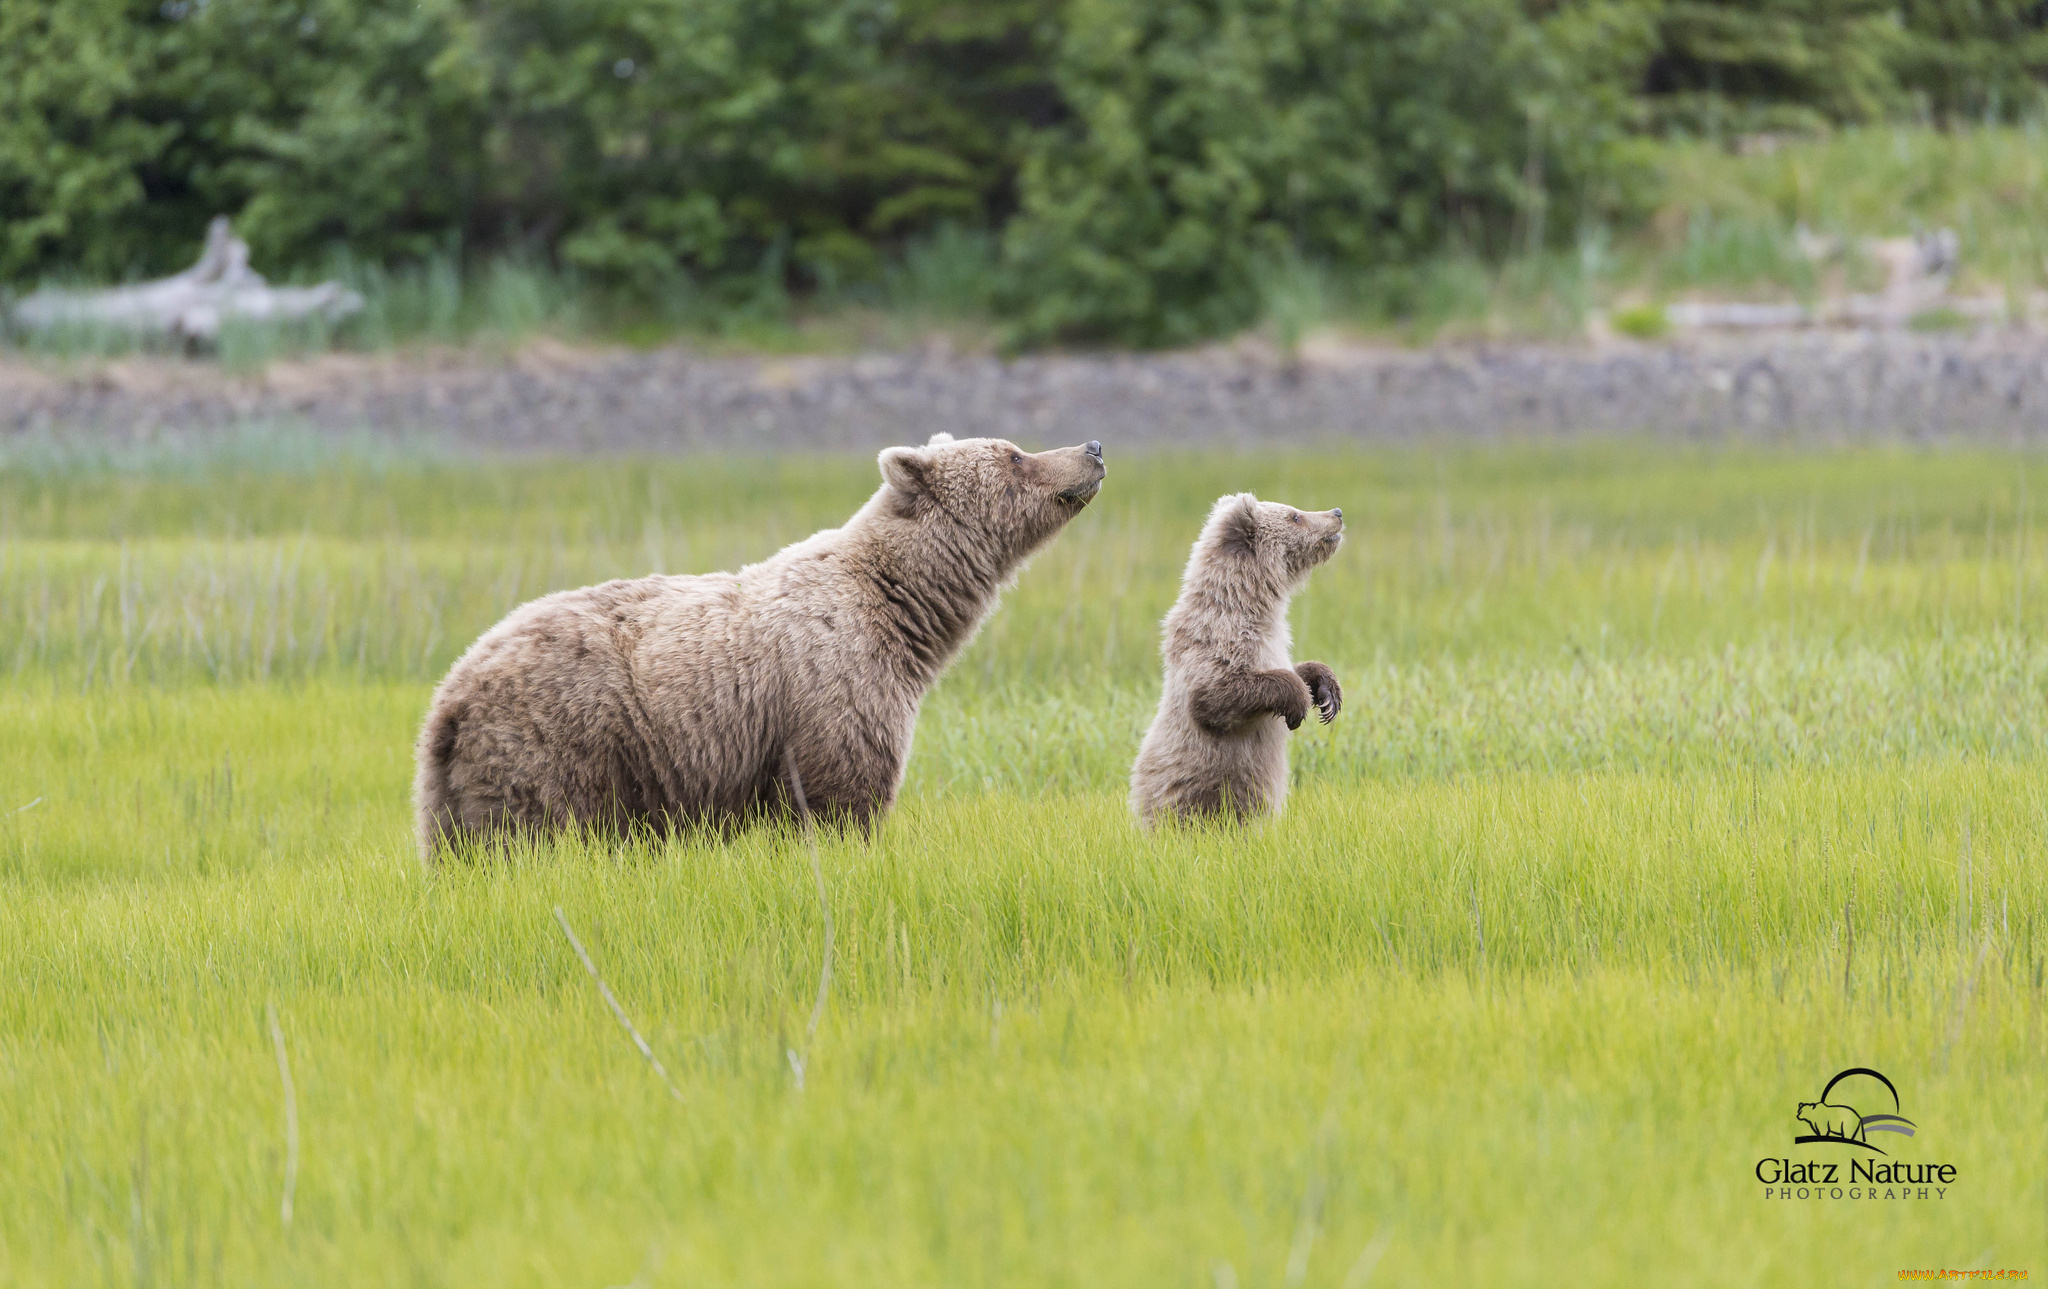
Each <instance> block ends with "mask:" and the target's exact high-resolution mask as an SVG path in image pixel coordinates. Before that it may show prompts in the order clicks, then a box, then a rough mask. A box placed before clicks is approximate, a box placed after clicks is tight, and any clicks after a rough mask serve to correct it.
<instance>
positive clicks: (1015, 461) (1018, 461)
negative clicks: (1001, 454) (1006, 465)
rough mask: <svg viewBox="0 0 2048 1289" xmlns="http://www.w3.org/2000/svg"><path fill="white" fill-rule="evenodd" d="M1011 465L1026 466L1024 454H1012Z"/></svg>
mask: <svg viewBox="0 0 2048 1289" xmlns="http://www.w3.org/2000/svg"><path fill="white" fill-rule="evenodd" d="M1010 464H1011V465H1023V464H1024V454H1023V453H1022V452H1012V453H1011V454H1010Z"/></svg>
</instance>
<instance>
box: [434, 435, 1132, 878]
mask: <svg viewBox="0 0 2048 1289" xmlns="http://www.w3.org/2000/svg"><path fill="white" fill-rule="evenodd" d="M880 465H881V468H882V478H883V480H884V482H883V485H882V487H881V488H880V489H879V490H878V491H877V492H876V493H875V495H874V496H873V497H871V498H869V500H868V502H867V504H866V505H864V506H862V507H861V508H860V510H859V511H858V512H857V513H856V514H855V515H854V516H853V518H852V519H850V520H848V521H847V523H846V525H845V527H843V528H836V529H828V530H826V531H824V532H821V533H817V534H815V535H813V536H811V537H810V538H808V539H806V540H804V541H801V542H797V543H796V544H794V545H792V546H789V547H786V548H784V549H783V550H781V551H779V552H777V553H776V554H775V555H772V556H770V557H769V558H768V559H765V560H763V561H762V562H760V563H759V564H752V565H749V566H747V567H746V568H743V569H741V570H740V571H739V572H737V573H707V574H704V575H701V576H654V577H642V578H635V579H632V580H630V581H618V582H606V583H604V584H602V585H600V586H589V587H584V588H583V589H581V590H577V591H563V592H561V593H559V594H556V595H550V596H546V597H544V598H542V599H538V600H535V601H533V602H531V603H529V604H526V605H523V606H521V607H519V608H517V609H514V610H513V611H512V612H511V614H509V615H508V616H507V617H506V618H505V620H504V621H503V622H500V623H499V624H498V625H497V626H495V627H493V628H491V630H489V631H488V632H486V633H485V634H484V635H483V637H482V638H481V639H479V640H478V641H477V642H476V643H475V644H474V645H472V646H470V649H469V652H468V653H466V654H464V655H463V656H462V658H461V659H460V660H459V661H457V662H456V664H455V666H454V667H453V668H452V669H451V670H450V671H449V673H448V676H447V678H446V679H445V680H443V681H442V682H441V686H440V688H439V689H438V690H436V691H435V693H434V701H433V707H432V710H431V711H430V712H429V713H428V715H427V721H426V725H425V727H424V728H423V729H422V730H421V731H420V738H419V747H418V750H417V760H418V774H417V777H416V779H415V782H414V788H413V793H414V800H415V804H416V806H417V808H418V812H419V837H420V845H421V847H422V849H423V851H424V852H425V853H426V854H427V855H428V856H430V857H431V855H432V853H433V850H434V847H435V846H436V845H437V844H438V843H441V842H444V841H453V840H456V839H459V838H488V837H491V836H493V835H497V834H500V833H503V832H506V831H511V830H521V831H532V832H547V831H553V830H556V829H559V828H563V827H569V826H581V827H590V828H598V829H604V830H618V829H624V828H629V827H635V826H647V827H652V828H654V829H655V830H657V831H666V830H668V829H670V828H673V827H675V826H677V825H682V824H693V823H711V824H726V823H730V822H733V821H735V820H738V819H741V818H743V817H745V816H747V815H749V814H751V813H754V812H757V811H764V810H772V811H777V812H780V811H782V810H785V809H787V806H786V804H785V803H786V802H787V800H788V798H787V796H786V792H787V788H786V786H785V784H784V782H783V780H784V768H783V767H784V764H785V762H784V757H785V755H787V756H788V757H789V759H790V760H791V761H792V762H793V763H794V766H795V770H796V773H797V774H798V776H799V777H800V779H801V781H802V784H803V792H804V796H805V797H806V799H807V800H808V802H809V804H810V806H811V808H812V809H813V810H814V811H816V812H818V813H819V814H820V815H824V816H827V817H837V818H840V819H845V820H850V821H854V822H866V821H867V820H869V819H871V818H873V817H874V816H876V815H878V814H880V813H881V812H883V811H886V810H887V809H888V808H889V807H890V805H891V804H893V803H894V801H895V799H896V790H897V787H898V785H899V784H900V783H901V782H902V778H903V764H904V760H905V758H906V757H907V756H908V755H909V752H910V739H911V734H912V732H913V730H914V728H915V726H916V723H917V709H918V704H919V702H920V701H921V700H922V699H923V697H924V694H925V691H926V690H928V689H929V688H930V687H931V685H932V682H933V681H934V680H936V679H937V678H938V675H939V673H940V672H941V671H942V670H944V669H945V666H946V664H947V663H948V662H950V661H951V660H952V659H953V657H954V655H955V654H957V653H959V651H960V650H961V648H962V647H963V646H965V645H966V644H967V642H968V641H969V640H970V639H971V638H972V637H973V635H974V633H975V631H976V630H978V629H979V627H980V625H981V622H982V620H983V619H984V618H985V617H987V616H988V614H989V612H990V610H991V609H993V608H994V606H995V603H996V599H997V597H998V595H999V594H1000V593H1001V591H1002V589H1003V587H1004V586H1006V585H1007V584H1008V583H1009V582H1010V581H1011V580H1012V579H1013V578H1014V577H1015V576H1016V575H1017V573H1018V572H1019V571H1020V570H1021V568H1022V566H1023V564H1024V561H1025V560H1026V559H1027V558H1028V557H1029V556H1030V555H1031V553H1032V552H1033V551H1035V550H1037V549H1038V548H1039V547H1041V546H1043V545H1044V544H1045V543H1046V542H1048V541H1050V540H1051V539H1052V537H1053V536H1054V535H1055V534H1056V533H1058V532H1059V531H1060V529H1061V527H1062V526H1064V525H1065V524H1066V522H1067V521H1068V520H1069V519H1072V518H1073V517H1074V516H1075V515H1077V514H1079V513H1080V511H1081V509H1082V507H1084V506H1086V505H1087V504H1088V502H1089V501H1090V500H1091V499H1093V498H1094V496H1095V494H1096V492H1097V490H1098V489H1100V487H1101V485H1102V478H1103V474H1104V470H1103V464H1102V446H1101V444H1099V443H1089V444H1087V445H1085V446H1082V447H1073V448H1060V449H1057V450H1055V451H1051V452H1040V453H1036V454H1030V453H1025V452H1022V451H1020V450H1018V448H1017V447H1016V446H1015V445H1014V444H1011V443H1007V442H1004V441H1002V440H1000V439H966V440H962V441H960V442H954V441H953V440H952V438H951V437H950V436H948V435H943V434H941V435H937V436H935V437H934V438H933V440H932V441H931V443H929V444H927V445H926V446H924V447H922V448H907V447H906V448H890V449H888V450H886V451H884V452H883V453H882V454H881V457H880Z"/></svg>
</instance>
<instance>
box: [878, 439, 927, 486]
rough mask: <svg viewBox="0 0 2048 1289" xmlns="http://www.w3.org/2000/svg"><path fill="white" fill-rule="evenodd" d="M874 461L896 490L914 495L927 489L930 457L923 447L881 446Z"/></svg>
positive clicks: (883, 476) (884, 477)
mask: <svg viewBox="0 0 2048 1289" xmlns="http://www.w3.org/2000/svg"><path fill="white" fill-rule="evenodd" d="M875 461H876V463H877V464H879V465H880V466H881V467H882V478H883V479H885V480H887V481H888V484H889V486H890V487H892V488H894V489H896V491H898V492H902V493H907V494H909V495H910V496H913V497H916V496H921V495H923V494H924V493H925V492H926V491H928V490H929V487H930V474H931V467H932V458H931V454H930V453H928V452H926V451H925V450H924V449H923V448H883V449H882V455H881V456H879V457H876V458H875Z"/></svg>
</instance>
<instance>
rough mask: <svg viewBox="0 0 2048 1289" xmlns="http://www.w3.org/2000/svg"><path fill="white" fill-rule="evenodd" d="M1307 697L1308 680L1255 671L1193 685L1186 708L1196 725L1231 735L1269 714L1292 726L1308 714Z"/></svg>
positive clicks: (1279, 673) (1297, 725)
mask: <svg viewBox="0 0 2048 1289" xmlns="http://www.w3.org/2000/svg"><path fill="white" fill-rule="evenodd" d="M1309 700H1310V694H1309V690H1308V684H1307V682H1306V681H1304V680H1302V678H1301V677H1300V676H1297V675H1295V674H1294V673H1293V672H1291V671H1254V672H1239V673H1237V674H1234V675H1229V676H1224V677H1221V678H1219V679H1216V680H1212V681H1210V682H1208V683H1207V684H1203V685H1198V686H1196V687H1195V689H1194V691H1193V692H1192V693H1190V694H1189V695H1188V707H1189V712H1190V714H1191V715H1192V716H1193V717H1194V718H1195V724H1197V725H1199V726H1201V727H1202V728H1203V729H1205V730H1207V731H1209V732H1210V733H1211V734H1234V733H1236V732H1237V731H1239V730H1240V729H1242V728H1244V726H1245V724H1246V723H1247V722H1249V721H1252V720H1254V719H1256V718H1257V717H1260V716H1265V715H1267V714H1269V713H1270V714H1271V715H1274V716H1278V717H1279V718H1280V719H1281V720H1284V721H1286V722H1287V728H1288V729H1295V728H1297V727H1299V726H1300V724H1301V722H1302V720H1303V718H1305V717H1306V716H1307V715H1308V705H1309Z"/></svg>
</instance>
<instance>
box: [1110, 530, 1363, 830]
mask: <svg viewBox="0 0 2048 1289" xmlns="http://www.w3.org/2000/svg"><path fill="white" fill-rule="evenodd" d="M1343 540H1344V512H1343V511H1341V510H1328V511H1324V512H1322V513H1321V514H1304V513H1303V512H1301V511H1299V510H1296V509H1295V508H1294V507H1292V506H1282V505H1279V504H1277V503H1275V502H1269V501H1268V502H1262V501H1260V500H1259V499H1258V498H1257V497H1254V496H1253V495H1252V494H1250V493H1248V492H1241V493H1238V494H1237V495H1236V496H1233V497H1224V498H1222V499H1221V500H1219V501H1218V502H1217V503H1216V506H1215V508H1214V509H1213V510H1211V511H1210V512H1209V522H1208V523H1207V524H1205V525H1204V526H1203V528H1202V535H1201V537H1199V538H1198V539H1196V541H1195V549H1194V553H1193V554H1191V555H1190V556H1188V567H1187V572H1186V573H1185V574H1184V575H1183V576H1182V578H1181V585H1180V598H1179V599H1178V600H1176V601H1174V605H1173V609H1172V610H1171V611H1170V612H1169V613H1167V615H1166V628H1165V632H1164V634H1163V636H1162V639H1161V641H1160V653H1161V655H1163V656H1164V658H1165V660H1166V688H1165V691H1164V692H1163V693H1162V694H1161V695H1160V696H1159V712H1158V714H1157V715H1156V716H1154V717H1153V718H1152V728H1150V729H1149V730H1147V731H1145V741H1144V743H1143V745H1141V746H1140V747H1139V749H1138V760H1137V764H1135V765H1133V766H1132V767H1131V808H1132V809H1133V810H1135V811H1137V812H1138V817H1139V818H1140V819H1142V820H1144V821H1145V822H1146V823H1147V824H1153V823H1157V822H1158V821H1159V820H1160V819H1161V818H1162V817H1165V816H1182V817H1187V816H1198V815H1234V816H1236V817H1238V818H1244V817H1246V816H1249V815H1253V814H1262V813H1278V812H1279V810H1280V807H1281V805H1282V804H1283V803H1284V802H1285V800H1286V798H1287V731H1288V730H1291V729H1294V728H1296V727H1297V726H1299V725H1300V724H1301V722H1302V721H1303V719H1305V718H1306V717H1307V715H1308V712H1309V708H1310V707H1314V708H1315V710H1316V712H1317V714H1318V715H1319V716H1320V717H1321V718H1322V720H1323V723H1324V724H1328V723H1329V722H1330V721H1333V720H1335V719H1336V717H1337V712H1338V710H1339V709H1341V708H1342V707H1343V705H1344V692H1343V690H1342V689H1340V688H1339V687H1338V685H1337V677H1336V676H1335V675H1333V674H1332V673H1331V671H1330V669H1329V668H1328V667H1326V666H1324V665H1323V664H1322V663H1319V662H1303V663H1294V664H1290V663H1289V662H1288V661H1287V653H1288V646H1289V638H1288V634H1287V602H1288V600H1289V598H1290V597H1292V596H1293V595H1294V593H1295V592H1296V591H1299V590H1300V589H1301V588H1302V587H1303V586H1305V585H1307V583H1308V575H1309V573H1310V572H1312V571H1313V570H1314V569H1315V567H1316V566H1317V565H1318V564H1321V563H1322V562H1323V561H1324V560H1326V559H1328V558H1330V556H1331V555H1332V554H1334V553H1335V552H1336V550H1337V547H1338V546H1339V545H1340V544H1341V543H1342V542H1343Z"/></svg>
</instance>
